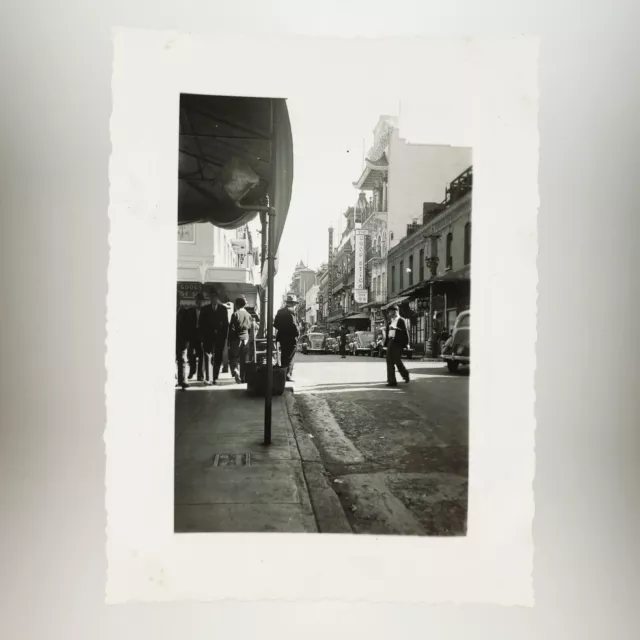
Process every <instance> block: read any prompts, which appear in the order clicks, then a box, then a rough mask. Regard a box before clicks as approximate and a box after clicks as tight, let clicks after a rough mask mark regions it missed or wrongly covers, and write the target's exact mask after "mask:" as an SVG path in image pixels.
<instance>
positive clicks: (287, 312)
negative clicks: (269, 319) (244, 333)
mask: <svg viewBox="0 0 640 640" xmlns="http://www.w3.org/2000/svg"><path fill="white" fill-rule="evenodd" d="M295 308H296V298H295V296H294V295H293V294H288V295H287V298H286V300H285V304H284V307H282V308H281V309H278V313H276V317H275V320H274V321H273V328H274V329H275V330H276V331H277V333H276V340H277V341H278V343H279V344H280V365H281V366H282V367H283V368H285V369H286V371H287V372H286V376H287V381H288V382H291V381H292V380H293V364H294V360H295V356H296V347H297V343H298V336H299V335H300V330H299V329H298V322H297V320H296V313H295Z"/></svg>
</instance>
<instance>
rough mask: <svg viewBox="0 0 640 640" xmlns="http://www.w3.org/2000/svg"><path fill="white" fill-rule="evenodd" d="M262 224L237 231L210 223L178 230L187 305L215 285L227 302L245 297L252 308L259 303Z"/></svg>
mask: <svg viewBox="0 0 640 640" xmlns="http://www.w3.org/2000/svg"><path fill="white" fill-rule="evenodd" d="M258 228H259V221H253V222H251V223H249V224H248V225H245V226H243V227H240V228H239V229H235V230H225V229H221V228H220V227H216V226H214V225H212V224H210V223H204V224H187V225H182V226H179V227H178V274H177V280H178V292H179V293H180V296H181V298H182V303H183V304H184V305H190V304H193V303H194V298H195V295H196V293H197V292H198V291H201V290H203V288H206V287H207V286H209V285H212V286H215V288H216V289H218V291H219V292H220V294H221V295H222V297H223V301H229V302H233V300H235V298H237V297H240V296H242V295H243V296H245V297H246V299H247V304H248V305H249V306H254V305H257V303H258V285H259V284H260V271H259V264H260V263H259V249H258V247H257V245H258V242H257V241H256V238H257V233H256V231H257V229H258Z"/></svg>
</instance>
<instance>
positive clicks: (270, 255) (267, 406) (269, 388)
mask: <svg viewBox="0 0 640 640" xmlns="http://www.w3.org/2000/svg"><path fill="white" fill-rule="evenodd" d="M268 215H269V222H268V225H267V229H268V238H269V239H268V242H267V385H266V389H265V395H264V444H271V405H272V400H273V295H274V292H273V288H274V287H273V280H274V275H275V274H274V271H275V244H276V225H275V218H276V212H275V211H274V209H272V208H270V209H269V214H268Z"/></svg>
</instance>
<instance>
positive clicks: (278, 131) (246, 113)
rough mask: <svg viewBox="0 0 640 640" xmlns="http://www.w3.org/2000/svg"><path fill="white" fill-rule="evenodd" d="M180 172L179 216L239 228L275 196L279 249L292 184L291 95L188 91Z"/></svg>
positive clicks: (184, 100)
mask: <svg viewBox="0 0 640 640" xmlns="http://www.w3.org/2000/svg"><path fill="white" fill-rule="evenodd" d="M178 180H179V186H178V224H189V223H193V222H210V223H212V224H214V225H216V226H218V227H221V228H223V229H236V228H238V227H240V226H242V225H243V224H246V223H247V222H249V221H250V220H252V219H253V218H254V217H255V216H256V215H257V211H256V210H255V209H252V207H256V206H258V207H259V206H264V205H266V204H267V196H269V203H270V205H271V206H273V207H274V208H275V211H276V218H275V229H276V249H277V247H278V245H279V243H280V237H281V236H282V231H283V229H284V223H285V220H286V216H287V213H288V211H289V204H290V202H291V190H292V184H293V139H292V134H291V124H290V121H289V112H288V109H287V105H286V102H285V100H283V99H280V98H238V97H227V96H203V95H193V94H182V95H181V97H180V159H179V169H178Z"/></svg>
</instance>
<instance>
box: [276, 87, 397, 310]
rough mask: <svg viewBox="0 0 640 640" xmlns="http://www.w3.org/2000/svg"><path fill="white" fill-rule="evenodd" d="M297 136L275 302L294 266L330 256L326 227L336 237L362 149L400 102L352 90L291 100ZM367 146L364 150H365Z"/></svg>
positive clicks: (352, 197)
mask: <svg viewBox="0 0 640 640" xmlns="http://www.w3.org/2000/svg"><path fill="white" fill-rule="evenodd" d="M287 103H288V106H289V116H290V118H291V128H292V133H293V146H294V177H293V195H292V199H291V206H290V208H289V214H288V216H287V222H286V225H285V229H284V233H283V235H282V240H281V243H280V251H279V256H278V274H277V276H276V282H275V293H276V297H275V300H276V301H279V300H280V299H281V298H282V295H283V294H284V293H286V290H287V287H288V284H289V281H290V279H291V275H292V273H293V270H294V268H295V266H296V264H297V263H298V262H299V261H300V260H302V261H303V262H304V263H305V264H306V265H307V266H310V267H311V268H313V269H316V268H318V267H319V266H320V264H321V263H323V262H326V261H327V257H328V228H329V227H330V226H333V227H334V229H335V230H336V231H335V234H336V236H335V237H336V239H337V237H338V236H339V234H340V233H341V231H342V228H343V227H342V224H343V216H342V214H343V213H344V211H345V210H346V208H347V207H350V206H353V205H354V204H355V202H356V200H357V198H358V191H357V189H355V187H354V186H353V182H355V181H356V180H357V179H358V178H359V177H360V173H361V172H362V169H363V151H364V153H366V152H367V151H368V150H369V148H370V147H371V145H372V144H373V129H374V128H375V126H376V125H377V123H378V120H379V118H380V116H381V115H391V116H393V115H398V107H399V101H398V99H397V98H395V99H394V98H389V97H385V96H384V95H381V96H379V97H378V98H372V97H371V95H370V94H369V95H359V94H358V92H357V91H353V90H352V91H351V92H350V93H349V95H345V96H344V97H341V98H338V99H336V94H332V95H326V96H325V97H323V96H321V95H319V94H318V93H311V94H308V95H306V96H297V97H292V98H289V99H288V101H287ZM363 144H364V149H363Z"/></svg>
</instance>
